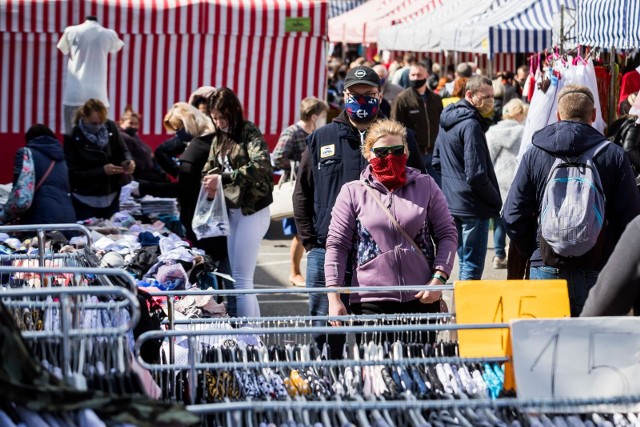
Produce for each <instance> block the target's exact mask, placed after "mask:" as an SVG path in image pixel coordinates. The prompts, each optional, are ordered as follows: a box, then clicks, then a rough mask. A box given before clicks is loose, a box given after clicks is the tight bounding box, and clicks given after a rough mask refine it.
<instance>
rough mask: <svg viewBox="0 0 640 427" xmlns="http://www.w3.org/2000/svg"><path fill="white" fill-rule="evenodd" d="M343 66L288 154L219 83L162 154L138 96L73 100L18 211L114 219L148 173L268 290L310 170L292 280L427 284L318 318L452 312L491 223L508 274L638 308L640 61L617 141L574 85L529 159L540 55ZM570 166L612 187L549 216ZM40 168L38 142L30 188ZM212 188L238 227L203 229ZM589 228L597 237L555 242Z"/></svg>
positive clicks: (246, 303)
mask: <svg viewBox="0 0 640 427" xmlns="http://www.w3.org/2000/svg"><path fill="white" fill-rule="evenodd" d="M635 65H636V66H637V65H638V64H635ZM639 69H640V68H639ZM330 71H331V77H330V82H329V83H330V85H329V86H330V93H329V97H328V102H324V101H323V100H320V99H317V98H314V97H310V98H305V99H302V100H300V109H299V111H300V115H299V120H298V121H297V122H296V123H293V124H291V126H289V127H287V128H286V129H283V131H282V134H281V135H280V138H279V140H278V143H277V145H276V146H275V148H274V150H273V152H271V153H270V152H269V149H268V146H267V143H266V142H265V139H264V137H263V135H262V133H261V131H260V129H258V127H257V126H256V125H255V124H254V123H252V122H251V121H249V120H247V117H246V116H245V114H244V111H243V107H242V105H241V103H240V101H239V99H238V97H237V95H236V94H235V93H234V91H233V90H232V89H229V88H224V87H221V88H214V87H210V86H205V87H202V88H199V89H198V90H196V91H195V92H194V93H193V94H192V95H191V97H190V99H188V100H184V102H177V103H176V104H174V105H173V106H171V107H170V108H169V109H168V111H167V112H166V114H165V116H164V126H165V128H166V130H167V131H168V132H170V133H172V137H171V138H170V139H169V140H167V141H166V142H164V143H163V144H161V145H160V146H159V147H158V148H157V149H156V150H155V152H154V151H153V150H152V149H151V148H150V147H149V146H148V145H146V144H145V143H144V142H143V141H142V140H141V138H140V135H139V134H138V129H139V126H140V123H141V121H142V120H143V118H142V117H141V116H140V115H139V114H138V113H136V111H135V110H134V109H133V108H132V107H127V108H126V110H125V111H124V112H122V114H121V115H120V117H118V118H117V121H113V120H111V119H110V118H109V117H108V114H107V108H106V107H105V105H104V103H103V102H101V101H100V100H98V99H93V98H92V99H88V100H86V101H85V102H84V104H83V105H81V106H80V107H79V108H75V109H71V110H69V111H67V110H66V109H65V115H68V116H69V117H68V119H69V120H68V122H69V123H71V125H70V128H68V129H66V130H65V135H64V144H63V145H61V144H60V142H59V141H58V140H57V139H56V135H55V134H54V133H53V132H52V131H51V130H50V129H49V128H48V127H47V126H45V125H43V124H35V125H33V126H32V127H31V128H30V129H29V130H28V131H27V132H26V147H28V148H29V149H30V152H31V153H32V157H33V158H32V159H31V161H32V163H33V168H34V170H35V179H34V182H33V183H32V184H33V185H32V187H33V192H34V194H33V202H32V204H31V207H30V209H29V210H28V211H26V212H24V213H23V214H22V215H20V217H19V218H8V217H6V215H5V217H4V221H5V222H9V221H11V222H14V223H15V222H20V223H24V224H36V223H69V222H76V221H84V220H87V219H90V218H110V217H111V216H112V215H114V214H115V213H117V212H118V211H119V209H120V207H119V201H120V192H121V189H122V187H123V186H124V185H127V184H129V183H130V182H132V181H135V182H136V183H137V186H136V187H134V188H135V195H136V196H144V195H153V196H163V197H175V198H177V199H178V201H179V206H180V222H181V224H182V226H183V227H184V230H183V234H184V237H185V238H186V239H187V240H188V241H189V242H190V243H191V244H192V245H194V246H196V247H198V248H200V249H202V250H204V251H205V252H206V253H207V254H208V255H209V256H210V257H211V258H212V259H214V260H216V261H217V262H218V263H219V265H220V266H221V270H223V271H226V272H228V273H230V274H231V275H232V277H233V278H234V280H235V285H231V284H230V283H226V285H227V286H235V288H236V289H252V288H253V276H254V272H255V268H256V263H257V260H258V252H259V249H260V242H261V240H262V238H263V237H264V236H265V234H266V232H267V229H268V227H269V224H270V221H271V218H270V213H269V212H270V209H269V206H270V205H271V204H272V202H273V196H272V190H273V172H274V170H282V171H283V178H282V179H289V177H292V176H295V179H296V184H295V190H294V193H293V205H294V215H293V218H289V219H286V220H284V222H283V227H284V231H285V234H286V235H288V236H291V271H290V275H289V281H290V283H291V285H293V286H306V287H310V288H318V287H325V286H328V287H335V286H338V287H339V286H359V287H361V288H366V287H368V286H379V285H399V286H400V285H424V289H423V290H421V291H417V292H411V293H408V292H387V293H379V292H369V293H367V292H358V293H352V294H351V295H350V298H349V299H344V298H341V297H340V295H339V294H329V296H327V295H326V294H313V293H312V294H310V296H309V310H310V314H311V315H313V316H321V315H331V316H337V315H343V314H347V313H354V314H379V313H416V312H438V311H440V309H441V299H442V295H441V292H438V291H433V290H430V288H429V286H432V285H439V284H445V283H447V282H448V281H449V280H450V275H451V271H452V269H453V265H454V260H455V257H456V256H457V257H458V262H459V266H460V273H459V277H458V279H460V280H480V279H482V276H483V271H484V269H485V259H486V256H487V247H488V240H489V233H490V232H492V233H493V238H494V242H495V256H494V257H493V259H492V261H491V264H490V267H491V268H495V269H503V268H506V269H507V276H508V278H509V279H523V278H530V279H552V278H559V279H566V280H567V282H568V289H569V297H570V304H571V314H572V316H578V315H580V314H581V313H582V314H583V315H606V314H626V313H627V312H629V310H630V309H632V308H634V306H635V304H636V302H640V295H639V292H638V289H640V288H639V286H640V269H639V268H638V266H639V265H640V262H638V261H640V260H639V259H638V257H640V250H638V249H639V248H637V246H638V241H640V238H639V237H640V228H639V227H640V219H635V218H636V216H637V215H638V214H640V194H639V193H638V183H639V182H640V180H639V179H638V178H637V177H640V131H639V130H638V129H639V126H640V125H638V123H637V116H635V115H632V114H629V113H630V111H634V110H632V105H633V104H634V102H635V97H636V95H637V92H638V89H640V71H638V70H636V69H634V68H633V67H632V68H631V69H630V70H629V71H628V73H629V76H632V77H630V78H626V79H625V77H623V82H626V85H623V88H622V89H623V90H622V91H621V96H620V100H619V103H618V105H617V107H618V113H619V119H618V120H617V121H616V122H614V123H611V124H610V126H608V129H607V135H606V137H605V135H603V134H601V133H600V132H598V131H597V130H596V129H595V128H594V127H593V126H591V125H592V123H593V122H594V121H595V119H596V109H595V108H596V102H595V97H598V93H594V92H593V91H592V90H591V89H590V88H589V87H586V86H582V85H566V86H565V87H564V88H562V89H561V90H560V91H559V93H558V95H557V97H556V99H555V101H556V102H557V119H558V121H557V123H554V124H552V125H549V126H546V127H544V128H543V129H541V130H539V131H538V132H536V133H535V134H533V137H532V141H531V146H530V147H529V148H528V149H527V150H526V152H525V153H524V154H523V155H522V156H518V153H519V152H520V148H521V147H520V146H521V141H522V139H523V133H524V130H525V126H526V122H527V120H528V112H529V102H530V101H531V94H532V93H533V92H532V89H531V87H530V85H532V84H535V83H534V82H532V79H531V76H532V74H533V71H532V70H529V69H528V67H527V66H521V67H519V68H518V69H517V70H515V71H514V72H512V71H507V72H501V73H498V74H497V75H495V76H491V77H492V78H490V77H488V76H485V75H483V74H482V70H478V69H477V67H476V66H475V64H471V63H466V62H463V63H460V64H457V65H455V66H448V67H443V66H441V65H440V64H436V63H432V62H431V61H429V60H427V61H418V60H416V58H415V57H414V56H412V55H405V56H404V57H402V58H396V59H395V60H394V61H392V62H391V63H389V64H381V63H372V62H368V61H366V60H364V58H358V59H355V60H353V61H352V62H351V63H349V64H347V63H339V62H332V63H331V64H330ZM633 73H635V74H637V76H635V74H633ZM636 114H637V113H636ZM529 119H530V118H529ZM558 159H560V161H561V162H563V164H570V163H572V162H573V163H576V162H585V163H588V164H589V165H590V168H591V170H592V171H593V172H592V173H591V175H590V177H592V179H593V181H594V188H595V190H594V191H592V192H591V193H589V191H588V189H587V190H585V189H584V188H583V187H575V186H574V187H570V186H569V185H567V188H568V189H569V190H567V191H566V194H569V193H571V194H570V195H571V196H572V197H573V196H575V197H576V199H578V198H580V197H583V196H584V197H587V198H588V200H586V201H585V200H583V201H582V202H583V203H591V205H589V206H595V207H596V208H595V209H591V211H593V212H595V214H591V215H586V216H588V218H580V219H579V220H571V219H567V218H568V217H576V216H577V215H575V213H576V212H577V211H575V210H573V211H570V212H569V213H567V212H561V213H560V214H558V213H557V212H556V214H557V215H556V216H555V217H553V218H552V219H549V217H547V216H546V213H547V210H549V211H552V212H553V211H557V210H558V209H561V207H560V205H558V203H559V201H558V200H554V197H553V194H556V193H553V191H554V189H550V188H549V184H548V182H549V177H550V176H554V177H555V176H556V175H555V174H556V173H557V172H556V171H555V170H556V168H557V163H558ZM25 161H26V157H25V153H24V150H22V149H21V150H19V151H18V153H17V154H16V160H15V166H14V176H15V179H14V185H19V181H20V176H21V173H22V171H23V169H24V168H25V167H26V166H25V165H26V163H25ZM566 169H570V168H566ZM567 180H568V181H571V179H570V178H565V182H566V181H567ZM558 181H559V182H562V179H560V178H558ZM554 182H555V180H554ZM201 186H204V189H205V190H206V192H207V193H208V196H209V197H210V198H215V197H217V196H218V197H221V195H220V194H217V189H218V188H220V187H222V188H223V193H224V198H225V201H226V206H227V209H228V216H229V226H230V233H229V235H228V236H226V237H214V238H204V239H198V238H197V236H196V234H195V233H194V230H193V229H192V220H193V217H194V213H195V209H196V204H197V202H198V196H199V192H200V189H201ZM583 192H586V193H589V194H587V195H584V194H583ZM549 194H551V196H549ZM566 194H565V195H566ZM556 199H557V197H556ZM554 203H556V204H554ZM580 203H581V201H576V202H575V203H574V204H573V205H574V206H576V205H578V206H579V205H580ZM598 203H600V204H598ZM562 214H564V215H565V216H564V217H563V216H562ZM591 217H593V218H591ZM554 218H555V219H554ZM554 221H555V222H554ZM580 221H583V222H582V223H579V222H580ZM589 221H590V222H589ZM554 224H555V225H554ZM583 224H587V232H588V233H587V234H589V235H588V236H586V237H585V236H582V235H581V236H579V238H577V239H573V240H571V241H567V240H566V239H564V240H563V239H562V238H560V239H559V240H562V241H560V242H558V241H556V240H558V239H556V240H554V236H555V237H557V236H559V235H563V233H565V234H566V233H567V229H568V227H579V226H581V225H583ZM554 227H556V228H557V229H554ZM305 250H306V253H307V269H306V271H304V272H303V271H301V268H300V260H301V258H302V255H303V252H304V251H305ZM228 311H229V313H230V314H232V315H237V316H249V317H255V316H260V307H259V304H258V300H257V298H256V296H255V295H251V294H245V295H241V296H238V297H236V298H235V299H233V302H231V300H230V301H229V307H228ZM318 323H322V322H318ZM338 323H339V322H332V324H338ZM317 339H318V340H320V341H322V340H325V339H327V336H324V337H317ZM328 339H329V340H331V339H332V337H331V335H329V336H328ZM336 339H339V337H336Z"/></svg>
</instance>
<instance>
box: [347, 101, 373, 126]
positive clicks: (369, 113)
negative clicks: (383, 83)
mask: <svg viewBox="0 0 640 427" xmlns="http://www.w3.org/2000/svg"><path fill="white" fill-rule="evenodd" d="M378 102H379V101H378V97H377V96H370V95H352V94H348V95H347V98H346V100H345V109H346V110H347V114H348V115H349V117H351V118H352V119H353V120H355V121H357V122H369V121H371V120H373V119H374V118H375V117H376V116H377V115H378Z"/></svg>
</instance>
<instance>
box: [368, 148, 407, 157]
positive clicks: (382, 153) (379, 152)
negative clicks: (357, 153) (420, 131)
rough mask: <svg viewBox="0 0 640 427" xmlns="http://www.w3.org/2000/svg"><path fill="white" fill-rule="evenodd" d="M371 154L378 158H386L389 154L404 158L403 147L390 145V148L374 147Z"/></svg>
mask: <svg viewBox="0 0 640 427" xmlns="http://www.w3.org/2000/svg"><path fill="white" fill-rule="evenodd" d="M371 151H373V154H374V155H375V156H376V157H378V158H384V157H387V156H388V155H389V154H393V155H394V156H404V145H392V146H391V147H374V148H372V149H371Z"/></svg>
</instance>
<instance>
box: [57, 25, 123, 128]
mask: <svg viewBox="0 0 640 427" xmlns="http://www.w3.org/2000/svg"><path fill="white" fill-rule="evenodd" d="M122 46H124V42H123V41H122V40H120V38H119V37H118V35H117V34H116V32H115V31H113V30H110V29H108V28H104V27H103V26H102V25H101V24H100V23H99V22H98V18H97V17H95V16H92V15H90V16H87V17H86V20H85V22H84V23H82V24H80V25H72V26H69V27H67V28H65V30H64V33H63V34H62V37H61V38H60V41H59V42H58V49H60V51H61V52H62V53H63V54H65V55H67V56H68V62H67V75H66V78H65V83H64V87H63V95H62V104H63V110H64V122H65V132H70V131H71V129H72V127H73V126H72V124H71V118H72V117H73V114H74V112H75V110H76V109H77V108H78V107H79V106H81V105H83V104H84V103H85V102H86V101H87V100H88V99H90V98H95V99H99V100H100V101H102V103H103V104H104V105H105V107H107V108H108V107H109V99H108V97H107V65H108V62H107V59H108V56H109V54H110V53H116V52H118V51H119V50H120V49H122Z"/></svg>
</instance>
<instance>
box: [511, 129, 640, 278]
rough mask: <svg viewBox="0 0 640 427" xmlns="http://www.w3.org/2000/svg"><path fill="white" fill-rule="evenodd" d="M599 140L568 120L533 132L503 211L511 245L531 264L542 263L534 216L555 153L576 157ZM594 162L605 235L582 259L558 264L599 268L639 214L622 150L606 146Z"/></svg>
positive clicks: (594, 132) (638, 200) (639, 202)
mask: <svg viewBox="0 0 640 427" xmlns="http://www.w3.org/2000/svg"><path fill="white" fill-rule="evenodd" d="M603 141H605V137H604V136H603V135H602V134H600V133H599V132H598V131H597V130H595V129H594V128H593V127H591V126H590V125H587V124H584V123H578V122H572V121H561V122H558V123H554V124H552V125H549V126H547V127H545V128H544V129H541V130H539V131H538V132H536V133H534V134H533V140H532V144H533V145H532V146H531V147H529V149H528V150H527V151H526V152H525V154H524V156H523V157H522V161H521V162H520V166H519V167H518V171H517V172H516V176H515V179H514V182H513V185H512V186H511V190H509V195H508V196H507V200H506V201H505V204H504V210H503V219H504V222H505V225H506V230H507V234H508V235H509V237H510V238H511V243H512V244H513V245H515V247H516V248H517V249H518V251H519V252H520V253H521V254H522V255H523V256H525V257H527V258H529V257H530V258H531V265H532V266H534V267H535V266H540V265H543V262H542V258H541V256H540V250H539V241H538V234H539V231H538V216H539V214H540V205H541V204H542V196H543V192H544V187H545V184H546V181H547V178H548V176H549V171H550V169H551V165H552V164H553V162H554V160H555V156H566V157H570V158H574V157H578V156H579V155H580V154H582V153H583V152H585V151H586V150H588V149H590V148H592V147H594V146H595V145H598V144H599V143H601V142H603ZM554 155H555V156H554ZM593 162H594V165H595V166H596V168H597V170H598V173H599V175H600V180H601V182H602V189H603V191H604V195H605V197H606V205H605V215H604V219H605V228H604V229H603V231H602V233H603V236H602V239H600V241H599V242H598V244H596V247H595V248H594V249H592V250H591V251H589V252H587V253H586V254H585V255H583V256H581V257H575V258H571V259H568V258H562V259H561V260H560V262H559V264H558V265H557V266H558V267H563V266H564V267H566V268H588V269H589V270H600V269H602V267H603V266H604V264H605V263H606V262H607V260H608V259H609V256H610V255H611V252H612V251H613V248H614V247H615V245H616V243H617V242H618V239H620V236H621V235H622V232H623V231H624V229H625V227H626V226H627V224H628V223H629V222H630V221H631V220H632V219H633V218H634V217H636V216H637V215H638V214H640V193H639V192H638V189H637V188H636V182H635V175H634V174H633V171H632V169H631V165H630V163H629V159H628V158H627V156H626V155H625V153H624V151H623V150H622V148H620V147H618V146H617V145H615V144H609V146H608V147H607V148H605V149H604V150H603V151H601V152H600V153H599V154H598V156H597V157H596V158H595V159H594V161H593Z"/></svg>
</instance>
